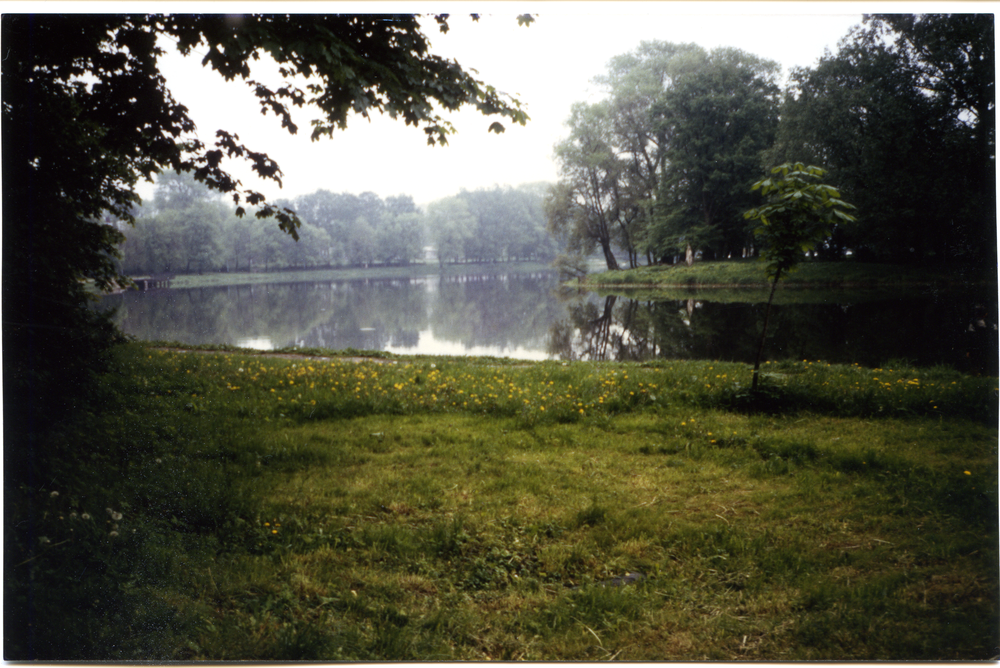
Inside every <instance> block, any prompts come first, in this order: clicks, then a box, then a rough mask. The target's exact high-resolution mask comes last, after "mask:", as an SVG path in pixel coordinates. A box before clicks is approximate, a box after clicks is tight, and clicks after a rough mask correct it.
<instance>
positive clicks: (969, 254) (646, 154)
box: [546, 14, 996, 269]
mask: <svg viewBox="0 0 1000 668" xmlns="http://www.w3.org/2000/svg"><path fill="white" fill-rule="evenodd" d="M993 35H994V25H993V15H992V14H974V15H973V14H961V15H958V14H949V15H872V16H865V17H864V21H863V23H862V24H861V25H859V26H855V28H853V29H852V30H851V31H850V32H849V33H848V34H847V35H846V36H845V37H844V38H843V39H842V40H841V41H840V43H839V45H838V50H837V52H836V53H829V52H828V53H827V54H826V55H824V56H823V57H822V58H821V59H820V60H819V61H818V62H817V64H816V65H815V66H813V67H808V68H798V69H795V70H793V71H792V72H791V76H790V82H789V84H788V85H787V86H786V87H785V88H784V89H782V87H781V86H780V84H779V75H780V68H779V67H778V64H777V63H775V62H772V61H768V60H765V59H762V58H759V57H757V56H755V55H752V54H748V53H745V52H743V51H740V50H737V49H733V48H718V49H714V50H711V51H706V50H705V49H703V48H702V47H700V46H697V45H694V44H673V43H665V42H644V43H642V44H640V45H639V47H638V48H637V49H636V50H635V51H633V52H631V53H627V54H623V55H620V56H618V57H616V58H614V59H612V60H611V62H610V63H609V65H608V70H607V72H605V73H604V74H602V75H600V76H598V77H597V78H596V81H597V82H598V83H600V84H602V85H603V86H604V88H605V90H606V91H607V95H606V97H605V98H604V99H603V100H600V101H598V102H595V103H577V104H575V105H574V106H573V108H572V110H571V114H570V117H569V119H568V122H567V125H568V126H569V135H568V136H567V137H566V138H565V139H563V140H562V141H560V142H559V144H558V145H557V146H556V149H555V153H556V158H557V160H558V162H559V164H560V180H559V183H558V184H557V185H556V186H555V187H553V188H552V189H551V190H550V192H549V193H548V195H547V198H546V212H547V216H548V221H549V225H550V229H553V230H555V231H558V232H559V233H560V234H563V235H565V237H566V238H567V241H568V244H569V248H570V250H571V251H572V252H574V253H576V254H578V255H588V254H591V253H595V252H597V253H600V254H602V255H603V257H604V259H605V260H606V262H607V266H608V267H609V268H612V269H614V268H618V267H619V266H620V265H622V264H627V266H629V267H635V266H638V265H640V264H643V263H646V264H653V263H657V262H671V261H673V260H674V259H675V258H677V257H679V256H681V255H682V254H684V253H685V252H686V251H689V250H692V251H694V252H698V253H701V255H702V256H703V257H704V258H706V259H724V258H739V257H744V256H755V255H757V254H759V252H760V248H759V244H758V240H757V239H756V238H755V237H754V234H753V229H754V227H755V226H754V224H753V223H752V222H748V221H747V220H746V219H745V218H744V216H743V213H744V212H746V211H747V210H749V209H751V208H753V207H755V206H758V205H759V204H761V198H760V195H759V194H758V193H755V192H752V191H751V187H752V184H753V183H754V182H756V181H758V180H760V179H761V178H762V177H763V176H764V174H765V173H766V171H767V170H768V168H770V167H772V166H775V165H779V164H781V163H793V162H802V163H805V164H807V165H810V164H811V165H817V166H821V167H823V168H824V169H825V170H826V177H825V178H826V179H827V181H828V182H829V183H834V184H836V185H837V186H838V189H839V191H840V193H841V194H842V196H843V197H844V199H845V200H847V201H850V202H851V203H853V204H854V205H856V207H857V211H856V216H855V220H852V221H847V220H843V221H840V222H839V223H838V224H837V225H835V226H834V227H833V229H832V230H831V232H830V234H829V235H828V236H827V237H826V238H825V239H824V240H823V242H822V243H821V244H819V245H818V246H817V248H816V250H815V252H816V253H817V254H818V255H819V256H822V257H827V258H841V257H844V256H846V255H848V254H850V255H853V256H854V257H858V258H864V259H871V260H883V261H892V262H907V261H916V262H928V261H935V262H951V263H966V264H975V265H977V266H992V265H994V264H995V262H996V216H995V210H996V193H995V185H994V184H995V174H996V170H995V138H994V134H995V114H994V69H993V66H994V42H993Z"/></svg>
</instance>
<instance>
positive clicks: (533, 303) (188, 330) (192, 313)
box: [102, 272, 997, 367]
mask: <svg viewBox="0 0 1000 668" xmlns="http://www.w3.org/2000/svg"><path fill="white" fill-rule="evenodd" d="M707 294H709V296H710V293H707ZM705 295H706V293H705V292H702V293H699V294H698V295H697V298H694V297H692V298H690V299H677V298H676V294H675V295H674V298H671V299H665V300H655V299H650V298H649V297H648V296H647V297H643V298H629V297H626V296H610V297H604V296H599V295H597V294H596V293H593V292H577V291H566V290H563V289H560V287H559V281H558V276H557V274H556V273H555V272H536V273H516V272H511V273H507V274H503V273H501V274H489V275H485V274H483V275H481V274H475V273H470V274H466V275H457V276H456V275H449V276H432V277H422V278H402V279H361V280H349V281H325V282H308V283H272V284H260V285H245V286H230V287H212V288H191V289H171V288H166V289H157V290H148V291H145V292H140V291H134V290H133V291H129V292H126V293H123V294H119V295H111V296H108V297H105V298H104V300H103V301H102V305H103V306H114V307H117V308H118V313H117V315H116V320H117V322H118V324H119V326H120V327H121V329H122V330H123V331H124V332H125V333H126V334H129V335H132V336H134V337H136V338H138V339H142V340H158V341H179V342H183V343H188V344H231V345H235V346H241V347H246V348H256V349H265V350H266V349H273V348H283V347H318V348H328V349H334V350H344V349H349V348H351V349H356V350H383V351H388V352H392V353H400V354H416V355H489V356H496V357H511V358H517V359H532V360H543V359H563V360H619V361H625V360H646V359H651V358H673V359H720V360H727V361H742V362H752V361H753V359H754V355H755V353H756V344H757V340H758V336H759V332H760V327H761V323H762V322H763V314H764V304H763V303H762V302H754V303H741V302H717V301H712V300H710V299H705V298H704V297H705ZM731 298H732V297H731V296H730V299H731ZM784 301H805V302H806V303H783V304H776V305H775V306H774V307H773V310H772V314H771V321H770V324H769V326H768V332H769V337H768V341H767V344H766V348H765V358H767V359H787V358H791V359H809V360H825V361H829V362H839V363H854V362H856V363H858V364H861V365H863V366H880V365H885V364H887V363H888V362H890V361H891V360H905V361H908V362H910V363H914V364H918V365H932V364H950V365H956V366H960V367H961V366H962V365H963V364H964V361H963V360H964V357H965V352H966V349H967V347H968V341H967V338H968V337H967V335H966V333H965V330H966V328H967V327H968V325H969V322H970V319H971V316H972V312H973V307H974V305H975V304H976V303H984V304H985V305H986V306H987V308H988V309H989V320H990V322H991V323H993V322H996V317H997V314H996V294H995V290H993V291H991V290H990V289H988V288H987V289H984V290H980V291H978V292H977V291H940V290H929V289H928V290H913V291H910V292H908V293H906V294H904V295H900V296H895V297H886V296H884V295H883V296H877V295H874V294H872V295H868V296H865V295H864V294H861V295H860V296H859V294H858V293H857V292H853V293H851V294H850V295H849V296H845V297H844V298H843V299H838V296H837V294H836V293H828V292H827V293H822V294H817V295H816V296H815V297H808V296H806V297H803V296H801V295H800V296H798V297H797V298H795V299H786V300H784Z"/></svg>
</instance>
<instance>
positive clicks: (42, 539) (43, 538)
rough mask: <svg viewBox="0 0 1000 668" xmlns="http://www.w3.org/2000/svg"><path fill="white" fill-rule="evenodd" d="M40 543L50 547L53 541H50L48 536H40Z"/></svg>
mask: <svg viewBox="0 0 1000 668" xmlns="http://www.w3.org/2000/svg"><path fill="white" fill-rule="evenodd" d="M38 542H39V543H41V544H42V545H48V544H49V543H51V542H52V541H51V540H49V538H48V536H39V537H38Z"/></svg>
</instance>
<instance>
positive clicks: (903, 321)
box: [549, 293, 996, 373]
mask: <svg viewBox="0 0 1000 668" xmlns="http://www.w3.org/2000/svg"><path fill="white" fill-rule="evenodd" d="M977 302H980V303H982V302H983V295H976V294H953V293H929V294H924V295H914V296H911V297H905V298H896V299H881V300H877V301H863V302H860V303H843V304H838V303H816V304H785V305H775V306H774V307H773V309H772V312H771V324H770V325H769V327H768V337H767V342H766V347H765V357H766V358H767V359H773V360H781V359H809V360H825V361H828V362H831V363H834V362H836V363H848V364H850V363H858V364H861V365H862V366H871V367H877V366H883V365H886V364H888V363H889V362H890V361H893V360H900V361H906V362H909V363H911V364H916V365H919V366H929V365H934V364H948V365H952V366H956V367H959V368H969V367H970V366H971V362H970V360H969V358H968V357H967V355H968V352H969V350H970V346H971V345H973V344H974V342H973V341H972V338H971V337H970V335H969V333H968V329H969V327H968V323H969V314H970V313H972V312H973V311H974V308H975V304H976V303H977ZM990 316H991V317H992V318H993V319H994V320H993V321H995V318H996V312H995V306H994V310H993V312H992V313H991V314H990ZM763 318H764V304H763V303H753V304H746V303H718V302H710V301H703V300H695V299H688V300H665V301H656V300H637V299H630V298H626V297H618V296H609V297H606V298H604V299H603V303H601V302H595V301H593V300H591V301H584V302H579V303H576V304H572V305H571V306H570V315H569V318H568V319H567V320H566V321H564V322H559V323H555V324H553V326H552V329H551V335H550V347H549V352H550V353H551V354H552V355H554V356H556V357H558V358H560V359H566V360H618V361H635V360H648V359H655V358H668V359H718V360H726V361H737V362H746V363H751V362H753V360H754V357H755V355H756V350H757V349H756V346H757V342H758V341H759V336H760V331H761V327H762V323H763ZM995 339H996V336H995V335H994V336H993V341H992V343H993V351H992V359H993V360H995V358H996V352H995V348H996V341H995ZM992 368H994V370H993V373H996V370H995V362H994V363H993V367H992Z"/></svg>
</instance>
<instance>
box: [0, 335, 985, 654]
mask: <svg viewBox="0 0 1000 668" xmlns="http://www.w3.org/2000/svg"><path fill="white" fill-rule="evenodd" d="M355 352H358V351H355ZM310 353H311V355H310ZM321 357H322V359H321ZM748 380H749V371H748V369H747V367H746V366H745V365H740V364H729V363H719V362H710V361H705V362H678V361H662V362H654V363H648V364H629V363H561V362H537V363H525V362H519V363H517V364H504V363H503V362H502V361H500V360H495V359H491V358H466V359H457V358H435V357H407V358H403V357H395V356H385V355H380V357H379V359H377V360H365V359H359V360H347V359H338V358H336V357H335V356H333V355H331V354H330V352H329V351H320V350H316V351H306V353H305V354H303V351H296V357H294V358H292V357H281V356H277V355H262V354H259V353H251V351H239V350H226V351H216V352H213V351H207V350H202V351H199V352H180V351H175V350H161V349H157V348H156V347H154V346H152V345H148V344H137V343H136V344H127V345H125V346H122V347H120V348H119V349H118V350H117V351H116V354H115V359H114V361H113V364H112V368H111V370H110V372H109V373H108V375H107V376H106V377H105V379H104V382H103V384H102V390H101V392H100V393H99V394H100V396H94V397H92V398H91V399H92V401H93V406H91V407H87V408H85V409H82V410H81V411H79V414H78V415H77V416H76V417H75V418H74V419H73V420H72V421H71V422H69V423H66V424H64V425H58V426H56V427H55V428H54V429H53V430H52V433H51V434H50V437H49V438H50V441H48V442H47V443H45V444H44V446H45V447H46V448H47V449H48V450H47V451H48V452H50V453H57V456H55V455H54V456H51V457H50V465H49V467H48V469H47V470H46V477H45V478H44V481H43V482H42V484H40V485H38V486H36V487H33V488H30V489H28V488H17V489H8V490H7V491H6V493H7V504H6V507H7V512H6V513H5V515H6V517H5V521H6V522H7V530H6V531H5V536H6V541H7V545H6V547H7V549H6V553H7V555H8V556H7V558H8V577H7V578H5V584H6V587H7V590H6V596H5V601H6V602H7V606H8V607H7V613H8V614H7V615H5V619H7V620H8V621H7V625H8V628H7V629H5V636H6V638H7V639H8V643H7V646H8V655H7V658H8V659H15V658H18V656H17V655H16V652H18V651H24V650H23V648H24V646H25V643H27V642H29V639H30V640H31V641H33V642H34V643H35V647H36V648H38V647H50V648H52V649H51V650H50V653H49V654H48V655H44V653H43V656H41V657H39V658H48V659H70V660H86V659H99V660H107V659H124V660H136V659H146V660H196V661H202V660H205V661H207V660H270V661H274V660H309V659H313V660H326V661H330V660H353V661H356V660H362V661H363V660H376V661H384V660H411V661H432V660H486V659H503V660H533V661H554V660H574V661H591V660H607V659H617V660H633V661H655V660H717V661H737V660H767V661H775V660H782V661H784V660H821V659H834V660H870V659H882V660H921V659H924V660H987V659H989V658H990V657H992V656H994V655H995V653H996V652H995V647H996V646H997V643H998V641H1000V638H998V635H997V626H998V621H1000V612H998V609H1000V608H998V601H997V587H998V582H997V572H996V564H997V539H998V533H997V515H996V509H997V427H996V425H997V392H998V389H997V384H996V383H997V380H996V379H995V378H974V377H970V376H963V375H961V374H958V373H956V372H953V371H950V370H947V369H943V368H933V369H913V368H897V369H862V368H860V367H857V366H830V365H826V364H824V363H820V362H808V361H802V362H788V363H781V364H772V365H767V368H766V374H765V381H766V388H767V392H766V395H765V396H766V400H765V402H764V403H763V404H758V405H756V406H750V405H748V403H747V397H746V393H745V386H746V384H747V382H748ZM8 447H9V446H8ZM53 492H55V494H53ZM84 514H86V515H87V516H88V519H84V517H83V515H84ZM112 533H113V534H114V535H112ZM41 538H45V539H46V540H45V541H41V540H40V539H41ZM12 564H13V565H15V566H14V567H13V568H11V566H10V565H12ZM81 573H83V575H81ZM626 573H642V575H643V576H644V577H642V578H641V579H637V580H635V581H634V582H632V583H631V584H627V585H624V586H614V585H615V582H614V578H616V577H619V578H620V577H621V576H624V575H625V574H626ZM29 574H30V578H29ZM29 601H30V602H31V604H32V605H33V606H34V609H33V612H34V613H35V617H34V626H33V627H32V628H30V629H23V628H19V627H17V626H16V625H17V620H18V619H25V617H24V615H14V616H12V614H11V613H12V612H16V611H19V610H18V607H17V606H19V605H20V606H22V608H23V606H26V605H28V602H29ZM23 611H24V610H23V609H21V610H20V612H23Z"/></svg>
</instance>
